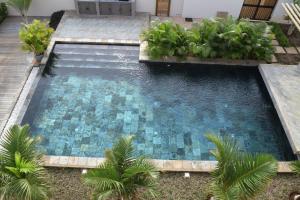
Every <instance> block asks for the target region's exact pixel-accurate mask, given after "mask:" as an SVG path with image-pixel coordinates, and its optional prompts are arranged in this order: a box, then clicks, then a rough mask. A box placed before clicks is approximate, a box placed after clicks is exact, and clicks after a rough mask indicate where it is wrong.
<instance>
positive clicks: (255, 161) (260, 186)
mask: <svg viewBox="0 0 300 200" xmlns="http://www.w3.org/2000/svg"><path fill="white" fill-rule="evenodd" d="M207 138H208V140H210V141H211V142H213V143H214V144H215V145H216V150H214V151H212V155H213V156H214V157H215V158H216V160H217V161H218V164H217V168H216V170H215V171H214V172H213V173H212V176H213V184H212V192H213V195H214V197H216V199H218V200H240V199H243V200H245V199H253V197H255V196H256V195H257V194H258V193H259V192H261V191H263V190H264V189H265V187H266V185H267V184H268V182H269V181H270V180H271V179H272V177H273V176H275V175H276V172H277V161H276V160H275V159H274V157H273V156H271V155H268V154H249V153H244V152H241V151H240V150H239V148H238V147H237V145H236V143H235V142H233V141H232V140H230V139H228V138H225V139H224V140H222V139H221V138H219V137H217V136H215V135H212V134H208V135H207Z"/></svg>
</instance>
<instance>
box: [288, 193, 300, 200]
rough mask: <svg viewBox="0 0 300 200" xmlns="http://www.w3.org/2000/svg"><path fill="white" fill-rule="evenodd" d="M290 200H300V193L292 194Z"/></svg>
mask: <svg viewBox="0 0 300 200" xmlns="http://www.w3.org/2000/svg"><path fill="white" fill-rule="evenodd" d="M289 200H300V192H292V193H291V194H290V198H289Z"/></svg>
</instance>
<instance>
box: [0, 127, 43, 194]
mask: <svg viewBox="0 0 300 200" xmlns="http://www.w3.org/2000/svg"><path fill="white" fill-rule="evenodd" d="M29 135H30V133H29V126H28V125H25V126H18V125H14V126H12V127H11V128H10V129H9V131H8V132H7V133H6V134H5V136H4V137H3V139H2V140H1V144H0V196H1V199H16V200H45V199H47V196H48V186H47V182H46V173H45V169H44V168H43V167H41V156H42V155H41V154H40V153H39V152H38V151H37V150H36V144H37V143H38V142H39V139H37V138H31V137H30V136H29Z"/></svg>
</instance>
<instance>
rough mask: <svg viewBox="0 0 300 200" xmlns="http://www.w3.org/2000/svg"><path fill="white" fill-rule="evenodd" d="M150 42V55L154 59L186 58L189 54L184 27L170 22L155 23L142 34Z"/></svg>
mask: <svg viewBox="0 0 300 200" xmlns="http://www.w3.org/2000/svg"><path fill="white" fill-rule="evenodd" d="M142 39H143V40H145V41H147V42H148V49H147V51H148V54H149V55H150V57H152V58H160V57H163V56H176V57H180V58H184V57H186V56H187V55H188V53H189V45H188V39H187V33H186V31H185V29H184V28H183V27H181V26H180V25H178V24H174V23H172V22H170V21H167V22H163V23H159V22H153V23H152V25H151V27H150V28H149V30H146V31H144V32H143V33H142Z"/></svg>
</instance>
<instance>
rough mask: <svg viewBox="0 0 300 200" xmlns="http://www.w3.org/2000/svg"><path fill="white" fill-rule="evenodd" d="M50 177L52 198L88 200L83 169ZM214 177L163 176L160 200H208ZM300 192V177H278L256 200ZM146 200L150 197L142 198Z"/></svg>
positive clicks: (57, 171)
mask: <svg viewBox="0 0 300 200" xmlns="http://www.w3.org/2000/svg"><path fill="white" fill-rule="evenodd" d="M47 171H48V172H49V175H50V177H51V178H50V182H51V185H52V186H53V188H52V198H51V199H54V200H61V199H64V200H74V199H80V200H88V199H91V198H90V190H89V189H88V188H87V187H86V186H84V185H83V184H82V182H81V170H80V169H71V168H68V169H66V168H65V169H64V168H47ZM210 180H211V177H210V175H209V174H207V173H191V178H184V177H183V173H162V174H161V176H160V181H159V187H158V190H159V194H160V197H159V198H158V199H166V200H169V199H176V200H177V199H178V200H179V199H180V200H195V199H199V200H201V199H205V198H206V196H207V194H208V186H209V182H210ZM297 190H298V191H300V177H299V176H297V175H294V174H279V175H277V176H276V177H275V178H274V180H273V181H272V183H271V184H270V186H269V188H268V190H267V191H266V192H264V193H262V194H261V195H260V196H258V197H257V198H256V199H264V200H268V199H272V200H282V199H288V195H289V194H290V193H291V192H292V191H297ZM140 199H142V200H146V199H147V198H145V197H142V198H140Z"/></svg>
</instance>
